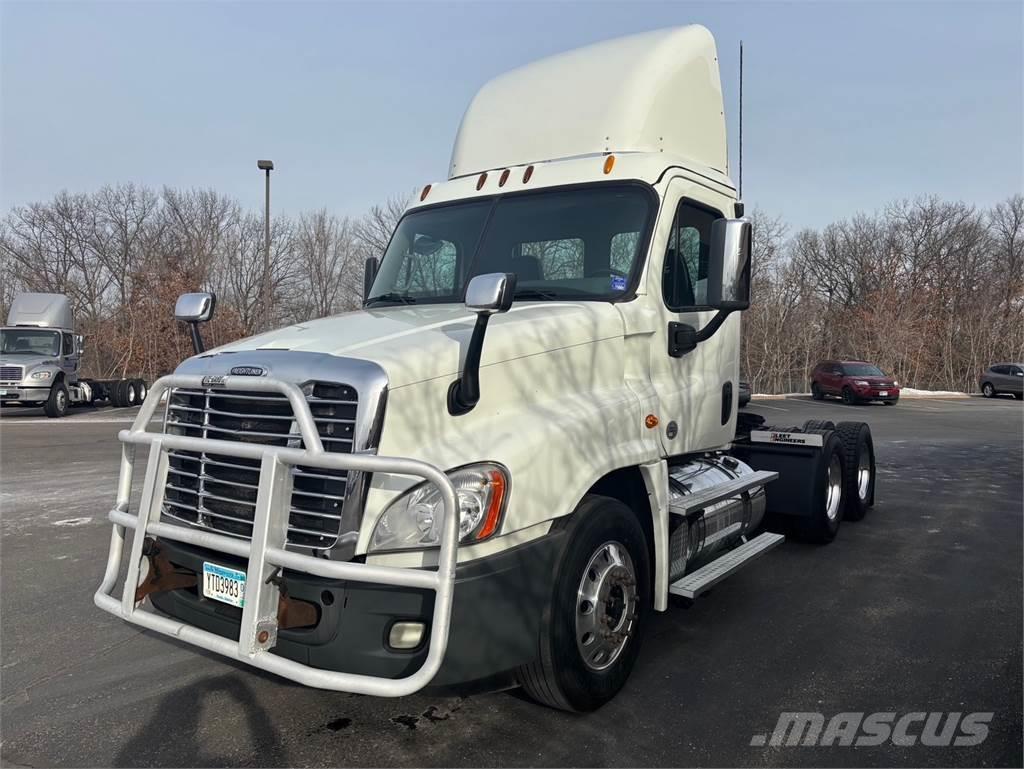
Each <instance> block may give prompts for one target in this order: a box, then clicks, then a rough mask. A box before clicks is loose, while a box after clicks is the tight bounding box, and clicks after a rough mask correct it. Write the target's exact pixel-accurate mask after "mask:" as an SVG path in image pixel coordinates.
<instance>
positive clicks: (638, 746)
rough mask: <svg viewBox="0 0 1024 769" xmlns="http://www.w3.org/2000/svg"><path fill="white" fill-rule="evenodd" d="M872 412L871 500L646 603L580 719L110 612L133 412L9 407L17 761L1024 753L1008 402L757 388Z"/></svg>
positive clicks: (1018, 451)
mask: <svg viewBox="0 0 1024 769" xmlns="http://www.w3.org/2000/svg"><path fill="white" fill-rule="evenodd" d="M750 410H751V411H755V412H758V413H761V414H763V415H764V416H765V417H766V418H767V419H768V421H769V422H772V423H774V424H778V425H790V424H793V425H795V424H801V423H802V422H803V421H804V420H805V419H807V418H812V417H813V418H819V419H836V420H839V419H863V420H865V421H867V422H869V423H870V424H871V426H872V429H873V431H874V435H875V441H876V450H877V453H878V462H879V480H878V493H877V505H876V507H875V508H874V509H873V510H872V511H871V512H870V513H869V515H868V517H867V518H866V519H865V520H864V521H862V522H859V523H846V524H844V525H843V527H842V529H841V531H840V533H839V537H838V538H837V540H836V541H835V542H834V543H833V544H832V545H830V546H827V547H815V546H810V545H804V544H800V543H797V542H786V543H785V544H784V545H782V546H781V547H779V548H777V549H775V550H773V551H772V552H771V553H769V554H767V555H766V556H764V557H763V558H762V559H761V560H760V561H758V562H757V563H756V564H754V565H752V566H751V567H749V568H747V569H745V570H743V571H741V572H740V573H739V574H737V575H736V576H734V577H732V578H730V579H729V580H727V581H725V582H723V583H722V584H720V585H719V586H717V587H716V588H715V589H714V591H713V592H712V593H710V594H709V595H707V596H705V597H703V598H701V599H700V600H699V601H698V602H697V603H696V604H694V605H693V606H691V607H688V608H686V607H682V606H675V607H673V608H671V609H670V611H669V612H667V613H666V614H662V615H657V616H655V617H654V618H653V621H652V626H651V628H650V632H649V635H648V637H647V639H646V642H645V646H644V649H643V652H642V654H641V655H640V660H639V662H638V664H637V667H636V668H635V670H634V672H633V675H632V677H631V678H630V680H629V682H628V684H627V686H626V688H625V690H624V691H623V692H621V693H620V695H619V696H618V697H617V698H616V699H615V700H614V701H613V702H611V703H610V704H609V705H607V706H606V707H604V708H603V709H602V710H600V711H598V712H596V713H593V714H590V715H586V716H575V715H570V714H566V713H561V712H556V711H552V710H547V709H544V708H541V707H539V706H536V705H533V704H531V703H530V702H529V701H527V700H525V699H524V698H523V697H521V696H519V695H517V694H515V693H495V694H486V695H478V696H472V697H457V696H454V695H451V694H450V693H431V694H424V695H419V696H413V697H406V698H403V699H399V700H383V699H372V698H367V697H359V696H353V695H343V694H335V693H330V692H322V691H315V690H310V689H304V688H301V687H299V686H297V685H293V684H291V683H288V682H286V681H283V680H280V679H277V678H275V677H273V676H271V675H268V674H262V673H259V672H255V671H252V670H249V669H245V668H244V667H243V666H241V665H235V664H232V663H230V662H227V661H225V660H223V659H221V658H217V657H213V656H212V655H206V654H200V653H197V652H195V651H193V650H192V649H191V648H188V647H185V646H184V645H181V644H178V643H176V642H173V641H169V640H166V639H164V638H162V637H159V636H157V635H154V634H151V633H148V632H145V631H141V630H138V629H136V628H134V627H131V626H129V625H127V624H125V623H122V622H119V621H117V620H115V619H114V618H113V617H111V616H109V615H107V614H104V613H103V612H101V611H99V610H98V609H96V608H95V607H94V606H93V603H92V593H93V591H94V590H95V588H96V586H97V584H98V583H99V580H100V577H101V574H102V571H103V567H104V562H105V558H106V550H107V543H108V539H109V524H108V523H107V522H106V519H105V512H106V510H107V509H109V507H110V506H111V503H112V502H113V499H114V485H115V481H116V474H117V468H118V456H119V446H118V444H117V441H116V431H117V429H119V427H121V426H125V425H126V424H127V421H128V420H129V419H130V416H131V413H132V412H131V411H130V410H123V411H112V410H103V411H95V412H89V413H82V414H79V415H76V416H74V417H71V418H67V419H64V420H59V421H58V420H45V419H40V418H39V417H38V416H37V415H34V414H30V413H24V414H21V413H14V414H11V413H5V414H4V415H3V417H2V418H0V505H2V519H0V525H2V543H0V553H2V561H0V617H2V623H0V647H2V669H0V688H2V703H0V717H2V743H0V758H2V761H3V763H4V765H7V766H111V765H113V766H215V765H227V766H243V765H244V766H287V765H293V766H336V765H351V766H390V765H412V766H435V765H465V766H492V765H494V766H497V765H500V766H563V765H564V766H570V765H571V766H606V765H609V766H619V765H621V766H706V765H713V766H721V765H740V766H743V765H784V766H785V765H790V766H881V765H908V766H1021V765H1022V763H1024V755H1022V742H1021V741H1022V731H1024V721H1022V712H1021V702H1022V683H1021V682H1022V669H1021V658H1022V646H1021V639H1022V622H1024V619H1022V563H1024V552H1022V536H1024V530H1022V463H1024V456H1022V428H1024V408H1022V404H1020V403H1019V402H1016V401H1013V400H1002V399H1001V400H996V401H986V400H982V399H980V398H969V399H955V400H931V399H914V400H910V399H906V400H904V401H902V402H901V403H899V404H898V405H897V406H895V407H891V408H890V407H884V406H861V407H847V406H843V405H842V404H840V403H838V402H833V401H829V402H825V403H819V402H814V401H811V400H809V399H804V398H795V399H786V400H764V401H755V403H754V404H752V406H751V408H750ZM783 711H816V712H821V713H823V714H825V716H826V718H827V717H829V716H830V715H834V714H836V713H841V712H850V711H864V712H874V711H886V712H889V711H894V712H897V713H907V712H912V711H924V712H934V711H957V712H964V713H969V712H975V711H990V712H992V713H994V716H993V718H992V721H991V723H990V727H989V734H988V737H987V739H985V740H984V741H983V742H982V743H981V744H980V745H976V746H972V747H948V748H939V747H927V746H923V745H920V744H916V745H913V746H907V747H897V746H894V745H892V744H891V743H889V744H885V745H881V746H878V747H827V748H826V747H803V746H795V747H771V746H767V747H758V746H752V745H751V738H752V736H754V735H755V734H761V733H764V732H766V731H770V730H771V729H772V727H774V725H775V723H776V720H777V719H778V716H779V714H780V712H783Z"/></svg>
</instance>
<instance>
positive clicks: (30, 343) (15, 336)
mask: <svg viewBox="0 0 1024 769" xmlns="http://www.w3.org/2000/svg"><path fill="white" fill-rule="evenodd" d="M0 352H3V353H17V354H19V355H60V332H59V331H42V330H40V329H34V328H5V329H0Z"/></svg>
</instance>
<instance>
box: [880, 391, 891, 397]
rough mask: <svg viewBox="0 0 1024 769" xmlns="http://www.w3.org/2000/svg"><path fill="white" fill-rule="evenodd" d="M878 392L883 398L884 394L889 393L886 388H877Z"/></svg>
mask: <svg viewBox="0 0 1024 769" xmlns="http://www.w3.org/2000/svg"><path fill="white" fill-rule="evenodd" d="M878 394H879V395H881V396H882V397H883V398H884V397H885V396H886V395H888V394H889V391H888V390H879V391H878Z"/></svg>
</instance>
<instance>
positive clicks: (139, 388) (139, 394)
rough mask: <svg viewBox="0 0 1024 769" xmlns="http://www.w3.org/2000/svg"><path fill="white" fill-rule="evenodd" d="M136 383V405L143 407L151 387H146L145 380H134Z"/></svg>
mask: <svg viewBox="0 0 1024 769" xmlns="http://www.w3.org/2000/svg"><path fill="white" fill-rule="evenodd" d="M132 381H133V382H135V403H136V404H137V405H140V406H141V405H142V404H143V403H145V402H146V396H147V395H149V387H148V386H147V385H146V380H145V379H134V380H132Z"/></svg>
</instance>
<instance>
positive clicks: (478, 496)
mask: <svg viewBox="0 0 1024 769" xmlns="http://www.w3.org/2000/svg"><path fill="white" fill-rule="evenodd" d="M447 475H448V478H449V479H450V480H451V482H452V485H453V486H454V487H455V495H456V500H457V501H458V505H459V542H480V541H481V540H484V539H487V538H488V537H490V536H491V535H492V534H494V532H496V531H497V530H498V525H499V524H500V523H501V516H502V514H503V513H504V512H505V502H506V500H507V498H508V485H509V483H508V472H507V471H506V470H505V468H503V467H502V466H501V465H497V464H492V463H482V464H477V465H467V466H466V467H460V468H459V469H457V470H451V471H449V472H448V473H447ZM443 530H444V503H443V502H442V500H441V493H440V492H439V491H438V490H437V487H435V486H434V485H433V484H432V483H421V484H420V485H419V486H416V487H414V488H412V489H410V490H409V491H407V492H405V493H404V494H403V495H402V496H400V497H399V498H398V499H396V500H395V501H394V502H392V503H391V504H390V505H388V507H387V509H386V510H385V511H384V513H383V515H381V517H380V518H379V519H378V520H377V526H376V527H375V528H374V530H373V536H372V537H371V538H370V550H371V551H379V550H409V549H417V548H424V547H437V546H438V545H439V544H440V543H441V532H442V531H443Z"/></svg>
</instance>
